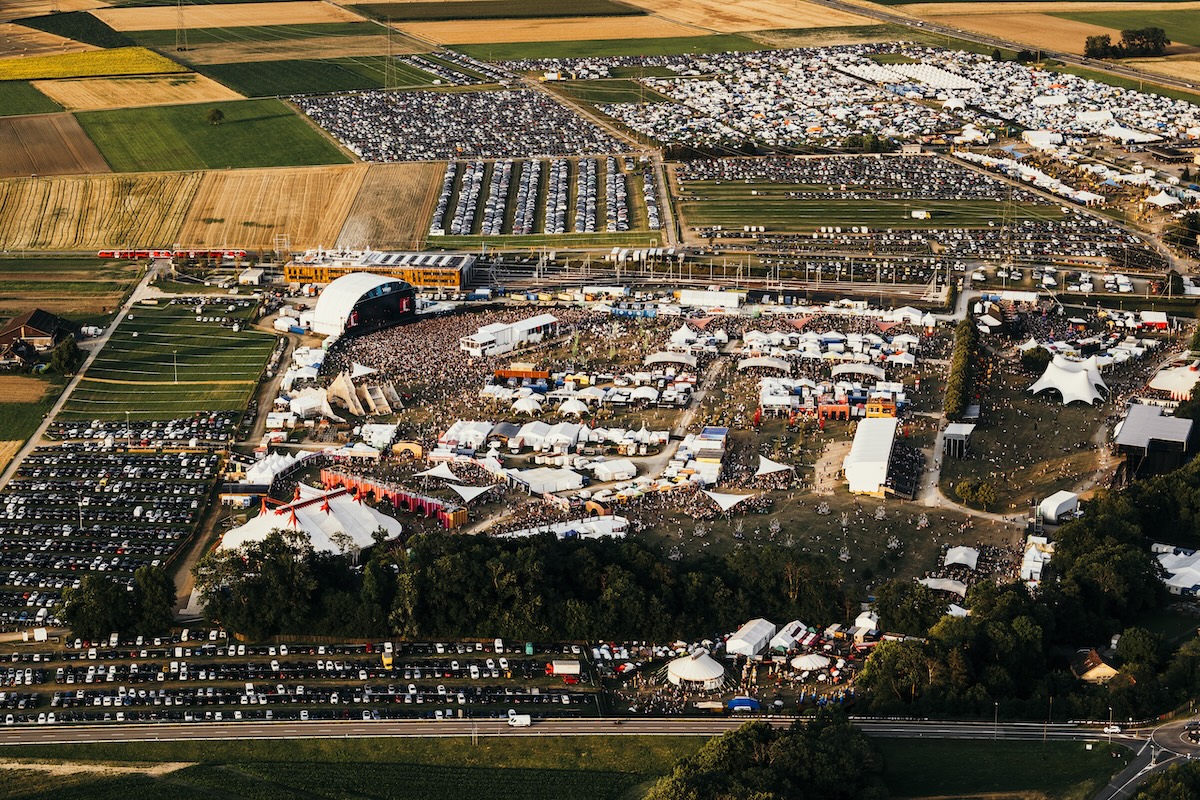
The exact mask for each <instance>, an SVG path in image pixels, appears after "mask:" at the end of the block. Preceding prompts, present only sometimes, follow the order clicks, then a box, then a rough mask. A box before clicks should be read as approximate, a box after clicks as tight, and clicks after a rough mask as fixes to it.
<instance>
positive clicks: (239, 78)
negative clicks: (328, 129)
mask: <svg viewBox="0 0 1200 800" xmlns="http://www.w3.org/2000/svg"><path fill="white" fill-rule="evenodd" d="M386 62H387V57H386V56H361V57H358V58H344V59H326V60H321V61H250V62H244V63H238V64H210V65H208V66H202V67H199V68H198V69H199V70H200V72H202V73H203V74H205V75H207V76H209V77H210V78H213V79H214V80H217V81H220V82H221V83H223V84H225V85H226V86H229V87H230V88H232V89H234V90H235V91H238V92H241V93H242V94H245V95H248V96H250V97H274V96H283V95H292V94H310V93H311V94H320V93H324V92H343V91H348V90H351V89H377V88H379V87H381V86H383V85H384V82H385V77H386V76H385V74H384V70H385V69H386V68H387V63H386ZM391 72H392V74H393V77H392V78H391V80H390V81H389V83H390V84H391V85H393V86H427V85H430V84H432V83H433V81H434V77H433V76H432V75H429V74H427V73H425V72H422V71H421V70H418V69H414V68H412V67H410V66H408V65H406V64H399V63H396V64H393V66H392V70H391Z"/></svg>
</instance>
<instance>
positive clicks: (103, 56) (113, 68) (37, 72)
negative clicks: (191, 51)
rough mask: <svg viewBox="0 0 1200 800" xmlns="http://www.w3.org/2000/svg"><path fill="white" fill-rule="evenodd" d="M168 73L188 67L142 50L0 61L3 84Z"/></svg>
mask: <svg viewBox="0 0 1200 800" xmlns="http://www.w3.org/2000/svg"><path fill="white" fill-rule="evenodd" d="M171 72H187V68H186V67H183V66H180V65H179V64H176V63H175V62H174V61H172V60H171V59H169V58H166V57H165V56H160V55H159V54H158V53H155V52H154V51H152V50H147V49H146V48H144V47H121V48H117V49H116V50H90V51H88V52H85V53H66V54H65V55H55V56H33V57H30V58H6V59H4V60H2V61H0V80H6V81H7V80H29V81H35V80H43V79H48V78H94V77H99V76H105V75H164V74H167V73H171Z"/></svg>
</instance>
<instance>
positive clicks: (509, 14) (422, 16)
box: [354, 0, 646, 22]
mask: <svg viewBox="0 0 1200 800" xmlns="http://www.w3.org/2000/svg"><path fill="white" fill-rule="evenodd" d="M354 10H355V11H357V12H359V13H361V14H365V15H366V16H368V17H373V18H374V19H387V20H391V21H393V22H417V21H420V22H434V21H438V20H450V19H524V18H535V17H619V16H631V15H641V14H645V13H646V12H645V11H644V10H642V9H640V8H635V7H634V6H629V5H625V4H624V3H614V2H613V0H574V1H573V2H571V3H556V2H552V0H456V1H455V2H453V3H443V2H436V1H435V2H404V3H363V4H360V5H355V6H354Z"/></svg>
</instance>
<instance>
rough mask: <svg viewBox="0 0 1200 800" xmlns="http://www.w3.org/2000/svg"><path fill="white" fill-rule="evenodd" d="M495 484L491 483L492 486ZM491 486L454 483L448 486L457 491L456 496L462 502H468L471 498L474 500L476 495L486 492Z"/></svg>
mask: <svg viewBox="0 0 1200 800" xmlns="http://www.w3.org/2000/svg"><path fill="white" fill-rule="evenodd" d="M495 485H496V484H492V486H495ZM492 486H454V485H451V487H450V488H451V489H453V490H454V491H455V492H457V493H458V496H459V497H461V498H462V499H463V502H464V503H469V502H471V501H472V500H474V499H475V498H476V497H479V495H481V494H483V493H484V492H486V491H487V490H488V489H491V488H492Z"/></svg>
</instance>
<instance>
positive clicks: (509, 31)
mask: <svg viewBox="0 0 1200 800" xmlns="http://www.w3.org/2000/svg"><path fill="white" fill-rule="evenodd" d="M396 27H397V28H398V29H399V30H401V31H403V32H404V33H408V34H411V35H412V36H416V37H417V38H418V39H425V40H427V41H431V42H436V43H438V44H487V43H489V42H569V41H576V40H586V39H663V38H672V37H681V36H694V35H695V34H696V33H698V32H699V31H697V29H696V28H693V27H688V26H684V25H680V24H678V23H675V22H670V21H669V20H665V19H658V18H656V17H560V18H556V19H547V18H538V19H514V20H504V19H499V20H487V21H479V20H466V21H456V22H412V23H408V24H404V25H397V26H396Z"/></svg>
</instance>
